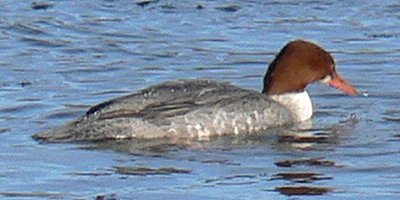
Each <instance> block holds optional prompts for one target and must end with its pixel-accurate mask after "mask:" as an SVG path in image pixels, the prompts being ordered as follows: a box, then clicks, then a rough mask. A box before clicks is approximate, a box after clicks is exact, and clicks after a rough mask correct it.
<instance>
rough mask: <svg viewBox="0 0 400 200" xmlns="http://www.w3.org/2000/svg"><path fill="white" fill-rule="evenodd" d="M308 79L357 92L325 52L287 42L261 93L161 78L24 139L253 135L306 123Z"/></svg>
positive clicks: (303, 42)
mask: <svg viewBox="0 0 400 200" xmlns="http://www.w3.org/2000/svg"><path fill="white" fill-rule="evenodd" d="M316 82H319V83H322V84H324V85H328V86H331V87H333V88H336V89H338V90H340V91H342V92H344V93H345V94H347V95H350V96H355V95H357V94H358V91H357V89H355V88H354V87H353V86H351V85H350V84H349V83H348V82H347V81H346V80H345V79H343V78H342V77H341V76H339V74H338V73H337V71H336V65H335V62H334V59H333V57H332V56H331V54H330V53H328V52H327V51H326V50H325V49H323V48H322V47H320V46H319V45H317V44H315V43H313V42H310V41H306V40H294V41H290V42H288V43H287V44H286V45H284V46H283V48H282V49H281V50H280V51H279V53H278V54H277V55H276V56H275V58H274V59H273V61H272V62H271V63H270V65H269V67H268V69H267V71H266V73H265V76H264V79H263V89H262V91H261V92H259V91H255V90H251V89H244V88H240V87H238V86H234V85H232V84H230V83H227V82H219V81H215V80H208V79H184V80H173V81H167V82H163V83H159V84H156V85H153V86H150V87H147V88H145V89H142V90H139V91H137V92H135V93H133V94H129V95H126V96H122V97H118V98H114V99H111V100H108V101H105V102H103V103H100V104H98V105H95V106H93V107H91V108H90V109H89V110H88V111H87V112H86V113H85V114H84V115H83V116H81V117H79V118H78V119H75V120H73V121H72V122H69V123H67V124H65V125H62V126H60V127H56V128H53V129H50V130H47V131H44V132H39V133H36V134H34V135H33V136H32V137H33V139H35V140H39V141H42V142H70V141H75V142H84V141H104V140H122V139H153V138H180V139H186V138H204V137H211V136H221V135H232V134H233V135H244V134H253V133H259V132H262V131H266V130H267V129H271V128H274V127H280V126H286V125H292V124H296V123H301V122H304V121H307V120H310V118H311V117H312V115H313V105H312V102H311V99H310V97H309V95H308V93H307V91H306V87H307V86H308V85H309V84H311V83H316Z"/></svg>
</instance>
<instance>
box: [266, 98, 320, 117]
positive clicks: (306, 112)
mask: <svg viewBox="0 0 400 200" xmlns="http://www.w3.org/2000/svg"><path fill="white" fill-rule="evenodd" d="M268 96H269V97H270V98H271V99H273V100H274V101H276V102H278V103H280V104H282V105H283V106H285V107H286V108H288V109H289V110H290V111H291V112H292V113H293V116H294V117H295V120H296V121H299V122H300V121H305V120H307V119H310V118H311V116H312V114H313V108H312V103H311V99H310V96H308V93H307V91H305V90H304V91H303V92H293V93H286V94H270V95H268Z"/></svg>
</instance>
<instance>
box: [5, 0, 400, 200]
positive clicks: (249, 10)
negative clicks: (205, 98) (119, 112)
mask: <svg viewBox="0 0 400 200" xmlns="http://www.w3.org/2000/svg"><path fill="white" fill-rule="evenodd" d="M47 3H48V4H44V5H41V6H37V5H35V6H34V5H32V2H30V1H20V2H16V1H10V0H4V1H2V2H1V3H0V13H1V14H0V57H1V59H0V67H1V73H0V96H1V97H0V99H1V102H0V138H1V143H0V149H1V150H0V161H1V162H0V197H1V198H8V199H59V198H64V199H95V198H98V199H101V198H103V199H293V198H296V199H297V198H299V199H309V198H315V199H398V198H399V197H400V192H399V189H400V156H399V154H400V147H399V142H400V134H399V131H398V130H399V129H400V123H399V122H400V109H399V107H398V104H399V99H400V87H399V84H398V80H399V79H398V77H399V75H400V68H399V67H398V64H399V62H400V59H399V58H400V48H399V42H400V39H399V37H400V31H399V28H398V27H399V25H400V4H399V3H398V2H397V1H368V2H364V1H356V2H350V1H349V2H347V1H346V2H335V3H329V2H324V1H173V0H171V1H155V2H151V3H149V4H147V5H143V6H140V5H138V4H137V2H136V1H127V0H103V1H95V0H91V1H90V0H89V1H49V2H47ZM296 38H304V39H309V40H312V41H315V42H317V43H318V44H320V45H322V46H324V47H325V48H326V49H328V50H329V51H331V52H332V53H333V56H334V57H335V60H336V62H337V67H338V71H339V73H340V74H342V75H343V76H344V77H346V78H347V79H348V80H349V82H351V83H352V84H353V85H355V86H356V87H357V88H358V89H359V90H360V91H361V93H362V94H363V95H360V96H357V97H348V96H344V95H342V94H340V93H339V92H338V91H336V90H334V89H331V88H327V87H324V86H321V85H312V86H311V87H309V88H308V90H309V93H311V96H312V99H313V102H314V105H315V108H316V109H315V115H314V118H313V129H312V130H307V131H300V132H297V133H294V134H293V133H288V132H289V131H287V130H286V131H283V132H285V133H284V134H280V133H276V132H280V131H282V130H280V131H279V130H272V131H270V132H269V133H266V134H265V135H258V136H251V137H240V138H235V137H222V138H214V139H212V140H210V141H192V142H188V141H187V142H184V143H183V144H182V142H180V143H179V142H178V143H179V144H177V142H176V141H125V142H110V143H103V144H100V143H98V144H38V143H37V142H36V141H33V140H32V139H31V138H30V136H31V135H32V134H34V133H36V132H38V131H43V130H46V129H48V128H50V127H55V126H57V125H60V124H64V123H66V122H68V121H70V120H72V119H73V118H75V117H78V116H80V115H82V114H83V113H84V112H85V111H86V110H87V109H88V108H89V106H90V105H93V104H96V103H99V102H102V101H104V100H106V99H109V98H112V97H117V96H121V95H124V94H128V93H130V92H132V91H135V90H138V89H141V88H143V87H146V86H149V85H151V84H154V83H159V82H162V81H165V80H172V79H181V78H210V79H216V80H220V81H229V82H232V83H233V84H236V85H240V86H242V87H246V88H252V89H255V90H261V82H262V78H263V75H264V73H265V70H266V67H267V63H268V62H270V61H271V59H272V58H273V56H274V54H275V53H277V51H278V50H279V49H280V48H281V47H282V46H283V45H284V44H285V43H286V42H287V41H290V40H293V39H296ZM307 191H308V192H307ZM291 194H292V195H291ZM293 194H296V195H293ZM312 194H313V195H312Z"/></svg>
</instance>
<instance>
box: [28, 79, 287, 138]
mask: <svg viewBox="0 0 400 200" xmlns="http://www.w3.org/2000/svg"><path fill="white" fill-rule="evenodd" d="M291 122H292V116H291V114H290V112H289V111H288V110H287V109H285V108H284V107H283V106H281V105H280V104H278V103H276V102H274V101H272V100H270V99H269V98H268V97H267V96H266V95H264V94H261V93H259V92H256V91H253V90H247V89H242V88H239V87H236V86H233V85H230V84H227V83H220V82H216V81H210V80H179V81H169V82H165V83H162V84H158V85H154V86H151V87H149V88H146V89H143V90H140V91H138V92H137V93H134V94H131V95H128V96H124V97H120V98H116V99H112V100H109V101H106V102H104V103H101V104H99V105H96V106H94V107H92V108H90V109H89V111H88V112H87V113H86V114H85V116H83V117H81V118H79V119H78V120H76V121H73V122H71V123H69V124H67V125H64V126H62V127H59V128H56V129H53V130H50V131H47V132H43V133H39V134H36V135H34V138H36V139H39V140H44V141H89V140H105V139H125V138H157V137H202V136H211V135H223V134H246V133H252V132H258V131H261V130H265V129H267V128H271V127H274V126H279V125H283V124H286V123H291Z"/></svg>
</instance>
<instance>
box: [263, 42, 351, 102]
mask: <svg viewBox="0 0 400 200" xmlns="http://www.w3.org/2000/svg"><path fill="white" fill-rule="evenodd" d="M315 81H320V82H322V83H324V84H327V85H330V86H332V87H334V88H337V89H339V90H341V91H343V92H344V93H346V94H349V95H356V94H357V90H356V89H355V88H354V87H352V86H351V85H350V84H349V83H347V82H346V81H345V80H344V79H342V78H341V77H340V76H339V75H338V73H337V72H336V69H335V62H334V61H333V58H332V56H331V55H330V54H329V53H328V52H327V51H325V50H324V49H323V48H321V47H319V46H318V45H316V44H314V43H311V42H308V41H303V40H296V41H292V42H289V43H288V44H287V45H286V46H284V47H283V48H282V50H281V51H280V52H279V54H278V55H277V56H276V57H275V59H274V60H273V61H272V63H271V64H270V65H269V68H268V70H267V73H266V74H265V77H264V88H263V91H262V93H265V94H285V93H292V92H302V91H304V90H305V88H306V87H307V85H308V84H309V83H312V82H315Z"/></svg>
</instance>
